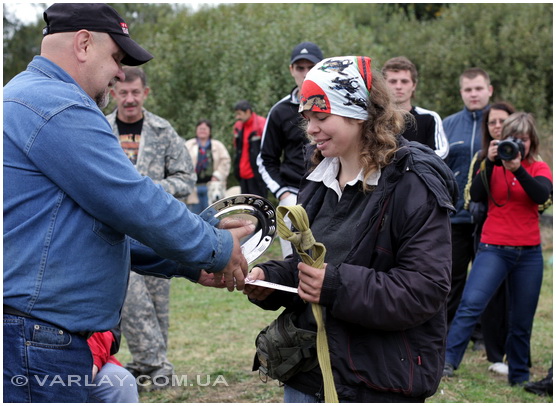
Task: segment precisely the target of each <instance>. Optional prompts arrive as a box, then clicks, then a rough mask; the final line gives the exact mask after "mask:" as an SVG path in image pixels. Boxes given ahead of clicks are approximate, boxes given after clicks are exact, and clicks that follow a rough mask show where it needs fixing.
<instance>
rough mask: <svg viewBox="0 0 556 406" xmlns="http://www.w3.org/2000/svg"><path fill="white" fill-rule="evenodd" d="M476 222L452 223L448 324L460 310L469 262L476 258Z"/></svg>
mask: <svg viewBox="0 0 556 406" xmlns="http://www.w3.org/2000/svg"><path fill="white" fill-rule="evenodd" d="M474 231H475V225H474V224H452V285H451V289H450V293H449V295H448V325H450V324H451V323H452V320H453V319H454V316H455V315H456V311H457V310H458V306H459V302H460V300H461V295H462V294H463V288H464V287H465V281H466V279H467V269H468V268H469V263H470V262H471V261H472V260H473V258H475V247H474V237H473V233H474Z"/></svg>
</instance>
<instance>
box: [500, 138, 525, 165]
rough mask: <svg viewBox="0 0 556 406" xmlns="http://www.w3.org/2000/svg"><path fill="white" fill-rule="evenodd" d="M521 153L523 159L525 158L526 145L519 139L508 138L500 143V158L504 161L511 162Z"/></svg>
mask: <svg viewBox="0 0 556 406" xmlns="http://www.w3.org/2000/svg"><path fill="white" fill-rule="evenodd" d="M518 152H520V153H521V159H523V158H525V145H524V144H523V141H521V140H520V139H519V138H514V137H508V138H506V139H505V140H502V141H500V142H499V143H498V158H500V159H501V160H503V161H511V160H513V159H515V158H516V157H517V154H518Z"/></svg>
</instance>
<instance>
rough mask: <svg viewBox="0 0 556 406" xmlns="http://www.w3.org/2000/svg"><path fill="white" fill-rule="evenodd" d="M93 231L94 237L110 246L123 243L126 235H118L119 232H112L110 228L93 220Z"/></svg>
mask: <svg viewBox="0 0 556 406" xmlns="http://www.w3.org/2000/svg"><path fill="white" fill-rule="evenodd" d="M93 220H94V223H93V231H94V233H95V234H96V235H98V236H99V237H100V238H102V239H103V240H104V241H106V242H107V243H108V244H110V245H117V244H121V243H122V242H124V241H125V238H126V235H125V234H123V233H120V232H119V231H116V230H114V229H113V228H112V227H109V226H107V225H106V224H104V223H102V222H100V221H98V220H96V219H93Z"/></svg>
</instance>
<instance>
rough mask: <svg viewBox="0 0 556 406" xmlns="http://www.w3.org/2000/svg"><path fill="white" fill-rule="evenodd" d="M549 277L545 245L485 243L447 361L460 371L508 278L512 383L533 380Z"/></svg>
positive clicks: (508, 350) (456, 319)
mask: <svg viewBox="0 0 556 406" xmlns="http://www.w3.org/2000/svg"><path fill="white" fill-rule="evenodd" d="M542 276H543V258H542V251H541V247H540V246H538V247H532V248H524V249H520V248H516V247H499V246H493V245H489V244H483V243H481V244H480V245H479V251H478V252H477V256H476V258H475V261H474V262H473V267H472V268H471V272H470V274H469V278H468V279H467V283H466V285H465V289H464V291H463V296H462V299H461V303H460V305H459V307H458V310H457V313H456V316H455V317H454V320H453V321H452V325H451V326H450V331H449V332H448V338H447V348H446V362H447V363H450V364H452V365H453V366H454V367H456V368H457V367H458V366H459V364H460V363H461V360H462V359H463V355H464V353H465V350H466V348H467V345H468V343H469V339H470V337H471V333H472V332H473V328H474V327H475V324H476V323H477V321H478V320H479V317H480V316H481V314H482V313H483V311H484V309H485V307H486V306H487V304H488V302H489V301H490V299H491V298H492V296H493V295H494V293H495V292H496V290H497V289H498V287H499V286H500V285H501V284H502V282H503V281H504V280H505V279H506V278H507V280H508V284H509V302H510V303H509V313H510V314H509V331H508V336H507V339H506V354H507V356H508V365H509V375H508V379H509V382H510V383H511V384H515V383H521V382H525V381H528V380H529V366H528V363H529V348H530V340H531V331H532V329H533V318H534V316H535V311H536V309H537V303H538V300H539V295H540V290H541V284H542Z"/></svg>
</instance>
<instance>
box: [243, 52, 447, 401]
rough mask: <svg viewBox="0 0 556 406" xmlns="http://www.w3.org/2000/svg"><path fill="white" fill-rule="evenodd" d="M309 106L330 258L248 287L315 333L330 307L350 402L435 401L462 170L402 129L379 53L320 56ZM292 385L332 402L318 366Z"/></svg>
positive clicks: (274, 272) (280, 266) (267, 275)
mask: <svg viewBox="0 0 556 406" xmlns="http://www.w3.org/2000/svg"><path fill="white" fill-rule="evenodd" d="M300 113H301V114H302V115H303V117H304V118H305V121H306V132H307V136H308V137H309V139H310V141H311V145H312V152H309V153H310V154H312V155H311V158H310V162H308V168H309V170H308V172H307V174H306V175H305V176H304V178H303V181H302V183H301V188H300V194H299V198H298V204H301V205H302V206H303V208H305V210H306V212H307V215H308V218H309V222H310V225H311V230H312V233H313V235H314V237H315V240H316V241H318V242H321V243H323V244H324V245H325V247H326V250H327V251H326V257H325V265H324V266H323V268H322V269H317V268H313V267H311V266H309V265H306V264H303V263H302V262H300V258H299V256H298V254H297V253H296V252H295V251H294V255H293V257H290V258H288V259H286V260H284V261H269V262H266V263H263V264H259V265H257V266H256V267H254V268H253V269H252V271H251V273H250V275H249V277H250V278H251V279H260V280H266V281H270V282H274V283H278V284H281V285H287V286H293V287H297V288H298V294H294V293H289V292H285V291H280V290H273V289H269V288H263V287H259V286H254V285H246V287H245V291H244V292H245V293H246V294H247V295H248V297H249V299H250V300H251V301H252V302H253V303H255V304H256V305H258V306H260V307H261V308H263V309H266V310H277V309H279V308H280V307H281V306H284V307H285V308H286V311H287V312H292V313H294V314H295V317H294V318H293V319H294V320H295V325H296V327H298V328H302V329H305V330H312V331H316V322H315V319H314V317H313V313H312V311H311V304H312V303H318V304H320V305H321V306H322V307H323V312H324V317H323V318H324V321H325V328H326V334H327V338H328V345H329V352H330V361H331V364H332V372H333V380H334V386H335V389H336V392H337V395H338V399H339V400H340V401H341V402H401V403H405V402H424V401H425V399H426V398H427V397H429V396H431V395H433V394H434V393H435V391H436V389H437V387H438V384H439V382H440V379H441V376H442V367H443V363H444V346H445V336H446V330H447V326H446V297H447V295H448V292H449V290H450V270H451V252H452V250H451V245H450V244H451V243H450V219H449V212H450V211H451V210H453V209H454V207H453V202H454V200H455V198H456V197H457V187H456V185H455V180H454V178H453V175H452V173H451V171H450V170H449V168H448V167H447V166H446V165H445V164H444V163H443V162H442V160H441V159H440V158H439V157H438V156H436V155H435V154H434V153H433V152H432V151H430V150H429V149H427V148H425V147H422V146H421V145H420V144H417V143H413V142H408V141H406V140H405V139H403V138H400V137H398V134H400V133H402V132H403V130H404V125H405V116H404V113H403V112H402V111H400V110H397V109H396V108H395V107H394V105H393V101H392V100H391V96H390V92H389V90H388V87H387V86H386V84H385V82H384V79H383V78H382V77H381V76H380V73H378V71H373V70H372V69H371V59H370V58H368V57H356V56H345V57H334V58H328V59H324V60H323V61H321V62H320V63H319V64H317V65H316V66H315V67H314V68H313V69H312V70H311V71H310V72H309V73H308V74H307V77H306V78H305V81H304V82H303V86H302V89H301V104H300ZM313 356H314V357H316V355H313ZM284 384H285V387H284V400H285V402H317V401H322V400H324V401H326V400H327V399H323V397H324V395H323V393H324V391H323V377H322V373H321V370H320V368H319V366H318V365H317V366H316V367H314V368H312V369H310V370H305V371H304V368H300V372H298V373H296V374H295V375H293V376H292V377H290V378H288V379H287V380H285V382H284Z"/></svg>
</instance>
